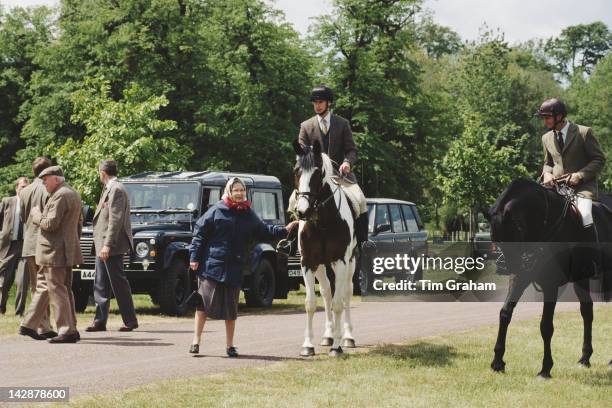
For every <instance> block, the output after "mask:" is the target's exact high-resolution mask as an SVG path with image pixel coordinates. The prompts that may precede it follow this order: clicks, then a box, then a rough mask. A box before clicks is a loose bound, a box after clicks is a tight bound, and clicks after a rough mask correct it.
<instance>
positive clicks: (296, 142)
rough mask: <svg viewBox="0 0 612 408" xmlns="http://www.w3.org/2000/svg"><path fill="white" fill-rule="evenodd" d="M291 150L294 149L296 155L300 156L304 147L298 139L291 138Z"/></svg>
mask: <svg viewBox="0 0 612 408" xmlns="http://www.w3.org/2000/svg"><path fill="white" fill-rule="evenodd" d="M293 150H295V154H297V155H298V156H302V155H303V154H304V148H303V147H302V145H301V144H300V141H299V140H298V139H294V140H293Z"/></svg>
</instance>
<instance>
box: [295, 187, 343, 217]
mask: <svg viewBox="0 0 612 408" xmlns="http://www.w3.org/2000/svg"><path fill="white" fill-rule="evenodd" d="M339 189H340V183H338V184H337V185H336V189H335V190H334V191H332V193H331V194H330V195H329V197H327V198H325V199H324V200H320V199H319V194H315V193H313V192H310V191H296V193H295V197H296V200H299V199H300V197H304V198H306V200H308V206H309V207H310V208H311V209H312V212H313V213H316V212H317V211H318V210H319V208H321V207H323V206H324V205H325V204H327V202H328V201H329V200H331V199H332V198H334V196H335V195H336V192H338V190H339ZM321 190H322V189H321ZM313 197H314V202H313V201H312V198H313ZM341 205H342V194H340V202H339V203H338V205H337V206H336V211H339V208H340V206H341ZM298 219H300V220H302V221H312V220H314V219H315V217H312V216H311V217H299V215H298Z"/></svg>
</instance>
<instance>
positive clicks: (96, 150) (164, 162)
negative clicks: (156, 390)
mask: <svg viewBox="0 0 612 408" xmlns="http://www.w3.org/2000/svg"><path fill="white" fill-rule="evenodd" d="M110 94H111V89H110V83H109V81H108V80H104V79H92V80H87V81H86V82H85V88H84V89H81V90H79V91H76V92H74V93H73V94H72V97H71V102H72V104H73V106H74V115H73V116H72V121H73V122H74V123H75V124H79V125H83V126H84V127H85V129H86V136H85V137H84V139H83V140H82V141H78V140H75V139H72V138H68V139H67V140H66V141H65V143H64V144H63V145H61V146H57V147H56V146H52V147H51V148H50V149H49V152H50V153H52V152H56V153H55V158H56V159H57V162H58V164H59V165H61V166H62V167H63V169H64V171H65V173H66V175H67V177H68V179H69V180H70V181H71V183H72V185H73V186H74V187H75V188H76V189H77V190H78V191H79V192H80V193H81V198H82V199H83V201H84V202H86V203H87V204H90V205H93V204H95V203H96V202H97V199H98V197H99V195H100V191H101V185H100V183H99V179H98V170H97V169H98V164H99V162H100V160H102V159H113V160H116V161H117V162H118V164H119V168H120V170H121V173H122V174H124V175H126V174H133V173H139V172H142V171H155V170H158V171H172V170H178V169H183V168H184V167H185V165H186V163H187V162H188V160H189V156H190V155H191V154H192V152H191V149H190V148H189V147H187V146H181V145H180V144H179V143H178V142H177V141H176V140H175V139H173V138H171V137H164V134H167V133H168V132H170V131H172V130H174V129H176V123H175V122H173V121H170V120H160V119H158V118H157V115H158V112H159V110H160V108H162V107H163V106H166V105H167V104H168V99H167V98H166V97H165V96H163V95H162V96H153V97H143V95H142V91H141V89H140V87H139V86H138V85H136V84H133V85H132V86H130V87H129V88H128V89H126V90H125V91H124V97H123V99H122V100H120V101H114V100H113V99H112V98H111V97H110Z"/></svg>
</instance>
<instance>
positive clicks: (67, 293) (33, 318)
mask: <svg viewBox="0 0 612 408" xmlns="http://www.w3.org/2000/svg"><path fill="white" fill-rule="evenodd" d="M39 177H40V178H41V179H42V181H43V184H44V186H45V188H46V189H47V192H48V193H49V199H48V200H47V204H46V205H45V208H44V209H43V210H42V212H41V210H40V209H39V208H38V207H34V208H32V210H31V216H32V217H33V218H32V221H33V222H34V224H36V225H38V226H39V227H40V235H39V237H38V241H37V243H36V263H37V264H38V265H40V269H41V270H42V272H43V275H44V278H45V282H46V287H45V285H44V283H43V282H39V283H38V285H37V287H36V292H35V293H34V298H33V299H32V303H31V304H30V307H29V309H28V312H27V313H26V317H25V319H24V320H23V322H22V324H21V327H20V328H19V334H22V335H26V336H30V337H33V338H35V339H39V338H38V335H37V333H36V328H37V327H38V325H39V324H40V319H41V316H42V315H43V311H44V310H45V309H46V308H47V305H48V304H49V303H51V307H52V308H53V312H54V315H55V322H56V325H57V332H58V335H57V336H56V337H53V338H51V339H49V342H50V343H76V342H77V341H78V340H79V339H80V336H79V332H78V331H77V325H76V311H75V308H74V296H73V294H72V267H73V266H74V265H77V264H81V263H83V257H82V255H81V248H80V245H79V239H80V236H81V227H82V212H81V197H80V195H79V193H77V192H76V191H75V190H74V189H73V188H72V187H70V186H69V185H68V184H66V182H65V180H64V172H63V171H62V169H61V168H60V167H59V166H51V167H47V168H46V169H45V170H43V171H42V172H41V173H40V175H39Z"/></svg>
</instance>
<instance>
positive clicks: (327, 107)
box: [288, 85, 368, 242]
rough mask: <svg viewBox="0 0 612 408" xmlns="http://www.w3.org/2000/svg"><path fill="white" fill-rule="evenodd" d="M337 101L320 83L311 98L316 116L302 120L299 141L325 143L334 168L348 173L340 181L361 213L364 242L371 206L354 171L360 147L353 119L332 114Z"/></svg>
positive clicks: (291, 209) (291, 202) (292, 206)
mask: <svg viewBox="0 0 612 408" xmlns="http://www.w3.org/2000/svg"><path fill="white" fill-rule="evenodd" d="M333 100H334V94H333V91H332V90H331V89H330V88H329V87H327V86H325V85H319V86H317V87H315V88H314V89H313V90H312V92H311V95H310V101H311V102H312V106H313V109H314V111H315V113H316V115H314V116H313V117H311V118H310V119H308V120H306V121H304V122H302V124H301V125H300V134H299V136H298V140H299V142H300V144H301V145H302V146H312V145H313V144H314V143H317V142H318V143H321V147H322V148H323V149H322V151H323V152H324V153H326V154H327V155H328V156H329V157H330V159H331V160H332V162H333V164H334V168H335V169H336V170H338V172H339V173H340V174H342V175H343V176H344V178H342V179H340V184H341V185H342V188H343V189H344V191H345V192H346V193H347V195H348V196H349V198H350V199H351V202H352V203H353V209H354V210H355V212H356V213H357V215H358V219H357V238H358V240H359V241H360V242H361V241H364V240H366V239H367V233H368V231H367V230H368V224H367V223H368V217H367V212H368V207H367V203H366V198H365V196H364V194H363V192H362V191H361V188H360V187H359V185H358V184H357V179H356V177H355V175H354V174H353V172H352V166H354V165H355V162H356V161H357V148H356V147H355V141H354V140H353V132H352V131H351V125H350V123H349V121H348V120H346V119H344V118H343V117H341V116H338V115H334V114H332V113H331V105H332V102H333ZM295 193H296V192H295V191H294V192H293V194H292V195H291V197H290V198H289V208H288V211H289V213H293V212H294V210H295V205H296V199H295Z"/></svg>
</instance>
